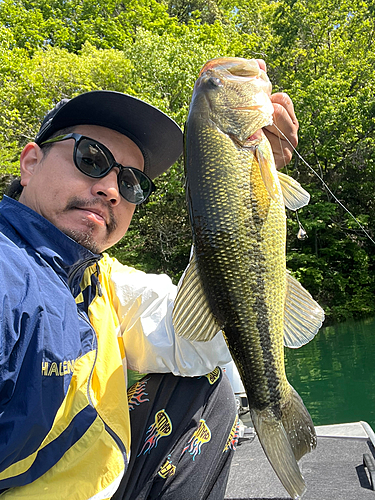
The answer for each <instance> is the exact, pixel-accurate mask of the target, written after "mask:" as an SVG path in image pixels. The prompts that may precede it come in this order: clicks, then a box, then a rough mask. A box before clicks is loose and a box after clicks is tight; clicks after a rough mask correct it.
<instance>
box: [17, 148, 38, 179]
mask: <svg viewBox="0 0 375 500" xmlns="http://www.w3.org/2000/svg"><path fill="white" fill-rule="evenodd" d="M42 159H43V153H42V150H41V149H40V147H39V146H38V144H36V143H35V142H29V143H28V144H26V146H25V147H24V148H23V150H22V153H21V157H20V170H21V185H22V186H27V185H28V183H29V181H30V179H31V177H32V176H33V175H34V173H35V170H36V168H37V167H38V165H39V164H40V162H41V161H42Z"/></svg>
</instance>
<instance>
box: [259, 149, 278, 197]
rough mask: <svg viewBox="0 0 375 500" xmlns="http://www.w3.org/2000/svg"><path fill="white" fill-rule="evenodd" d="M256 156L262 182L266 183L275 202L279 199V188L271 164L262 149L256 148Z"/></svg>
mask: <svg viewBox="0 0 375 500" xmlns="http://www.w3.org/2000/svg"><path fill="white" fill-rule="evenodd" d="M255 156H256V158H257V160H258V165H259V168H260V173H261V175H262V180H263V182H264V185H265V186H266V189H267V191H268V194H269V195H270V197H271V199H272V200H274V201H275V200H277V198H278V188H277V183H276V182H275V180H276V179H275V176H274V175H272V170H271V168H270V163H269V161H268V160H267V158H266V156H265V154H264V153H263V151H262V148H261V147H258V148H256V150H255Z"/></svg>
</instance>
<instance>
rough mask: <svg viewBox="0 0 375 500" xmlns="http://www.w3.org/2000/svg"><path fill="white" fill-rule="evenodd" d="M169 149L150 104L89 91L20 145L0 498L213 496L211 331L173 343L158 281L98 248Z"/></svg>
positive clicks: (223, 450) (217, 426)
mask: <svg viewBox="0 0 375 500" xmlns="http://www.w3.org/2000/svg"><path fill="white" fill-rule="evenodd" d="M275 96H276V97H274V99H275V102H277V101H278V99H280V98H281V99H284V100H286V104H285V102H284V106H283V105H282V104H281V105H280V101H279V106H280V108H279V110H278V111H277V113H278V116H279V117H281V118H280V120H281V121H280V122H279V128H280V129H281V130H283V131H284V132H285V133H286V134H287V136H288V137H290V138H291V140H292V141H294V142H295V141H296V132H297V128H298V124H297V121H296V119H295V116H294V112H293V107H292V104H291V102H290V100H288V98H287V97H286V96H283V95H281V96H280V95H277V94H275ZM280 109H282V111H281V112H280ZM271 133H272V131H271ZM274 144H275V148H274V149H275V151H276V150H277V151H279V152H280V148H282V147H283V145H285V144H284V143H283V142H281V141H280V140H279V139H278V138H275V143H274ZM285 147H286V149H285V151H284V152H283V153H280V159H282V161H285V158H287V157H288V159H289V155H290V152H289V146H288V145H286V146H285ZM181 150H182V134H181V131H180V129H179V128H178V126H177V125H176V124H175V123H174V122H173V121H172V120H171V119H170V118H168V117H167V116H166V115H164V114H163V113H161V112H160V111H159V110H157V109H156V108H154V107H152V106H150V105H148V104H146V103H144V102H142V101H140V100H138V99H135V98H133V97H130V96H126V95H124V94H120V93H117V92H108V91H95V92H89V93H86V94H82V95H80V96H77V97H75V98H74V99H72V100H69V101H68V100H65V101H62V102H61V103H59V104H58V105H57V106H56V107H55V108H54V109H53V110H52V111H50V113H49V114H48V115H47V116H46V118H45V120H44V122H43V124H42V126H41V129H40V131H39V133H38V134H37V136H36V138H35V142H32V143H29V144H27V145H26V146H25V148H24V150H23V151H22V154H21V159H20V167H21V182H20V184H21V189H20V191H21V194H20V197H19V201H16V200H14V199H12V198H9V197H4V200H3V201H2V202H1V203H0V252H1V259H0V279H1V283H2V290H1V301H0V303H1V318H2V322H1V329H2V331H1V344H0V496H1V498H12V499H13V498H28V499H35V500H36V499H38V500H41V499H47V498H48V499H52V498H53V499H54V500H55V499H77V500H78V499H89V498H90V499H106V498H115V499H118V498H124V499H125V498H126V499H141V498H147V499H153V498H164V499H180V498H181V499H184V500H188V499H192V498H195V499H206V498H207V499H208V498H209V499H215V500H216V499H220V498H223V496H224V492H225V486H226V481H227V477H228V472H229V465H230V460H231V456H232V451H233V448H234V444H235V440H236V424H237V417H236V415H235V405H234V402H233V395H232V391H231V388H230V385H229V383H228V381H227V379H226V378H225V377H223V376H222V373H221V371H220V370H219V369H217V368H216V366H217V365H220V364H224V363H226V362H228V361H229V359H230V358H229V354H228V350H227V348H226V346H225V342H224V340H223V337H222V335H221V334H218V335H217V336H216V337H215V338H214V339H213V340H212V341H210V342H207V343H202V344H201V343H192V342H188V341H186V340H184V339H179V338H175V336H174V332H173V326H172V321H171V311H172V307H173V298H174V296H175V287H174V286H173V285H172V283H171V281H170V280H169V279H168V278H167V277H166V276H154V275H146V274H144V273H142V272H139V271H136V270H134V269H130V268H128V267H126V266H123V265H121V264H120V263H119V262H117V261H116V260H114V259H111V258H110V257H109V256H108V255H106V254H104V255H103V254H102V252H104V251H105V250H106V249H108V248H109V247H110V246H112V245H113V244H115V243H116V242H117V241H118V240H119V239H120V238H121V237H122V236H123V235H124V234H125V233H126V231H127V228H128V226H129V223H130V221H131V218H132V215H133V213H134V209H135V206H136V204H139V203H141V202H143V201H145V200H146V199H147V198H148V196H149V195H150V194H151V192H152V190H153V183H152V180H151V179H153V178H154V177H156V176H157V175H159V174H160V173H162V172H163V171H165V170H166V169H167V168H169V166H170V165H171V164H173V162H174V161H175V160H176V159H177V158H178V156H179V155H180V154H181ZM280 161H281V160H280ZM128 369H130V370H131V371H129V372H128ZM145 374H147V375H146V376H144V375H145ZM128 375H129V379H130V380H131V382H133V381H135V380H137V379H138V382H137V383H136V384H135V385H132V387H131V389H130V390H129V396H128V397H127V377H128ZM142 376H143V378H142ZM130 384H131V383H130V382H129V383H128V386H129V385H130ZM128 398H129V402H128ZM130 451H131V453H130Z"/></svg>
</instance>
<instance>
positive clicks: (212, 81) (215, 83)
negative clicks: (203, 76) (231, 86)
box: [207, 76, 223, 87]
mask: <svg viewBox="0 0 375 500" xmlns="http://www.w3.org/2000/svg"><path fill="white" fill-rule="evenodd" d="M207 83H208V85H210V86H212V87H222V86H223V84H222V82H221V80H220V78H217V77H216V76H210V78H209V79H208V80H207Z"/></svg>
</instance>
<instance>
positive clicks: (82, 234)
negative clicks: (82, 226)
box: [61, 229, 102, 254]
mask: <svg viewBox="0 0 375 500" xmlns="http://www.w3.org/2000/svg"><path fill="white" fill-rule="evenodd" d="M61 231H62V232H63V233H65V234H66V235H67V236H69V238H72V240H74V241H75V242H77V243H79V244H80V245H82V246H83V247H85V248H87V249H88V250H90V252H92V253H97V254H98V253H101V251H102V249H101V247H100V246H99V244H98V242H97V241H95V239H94V238H93V235H92V231H78V230H75V229H61Z"/></svg>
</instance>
